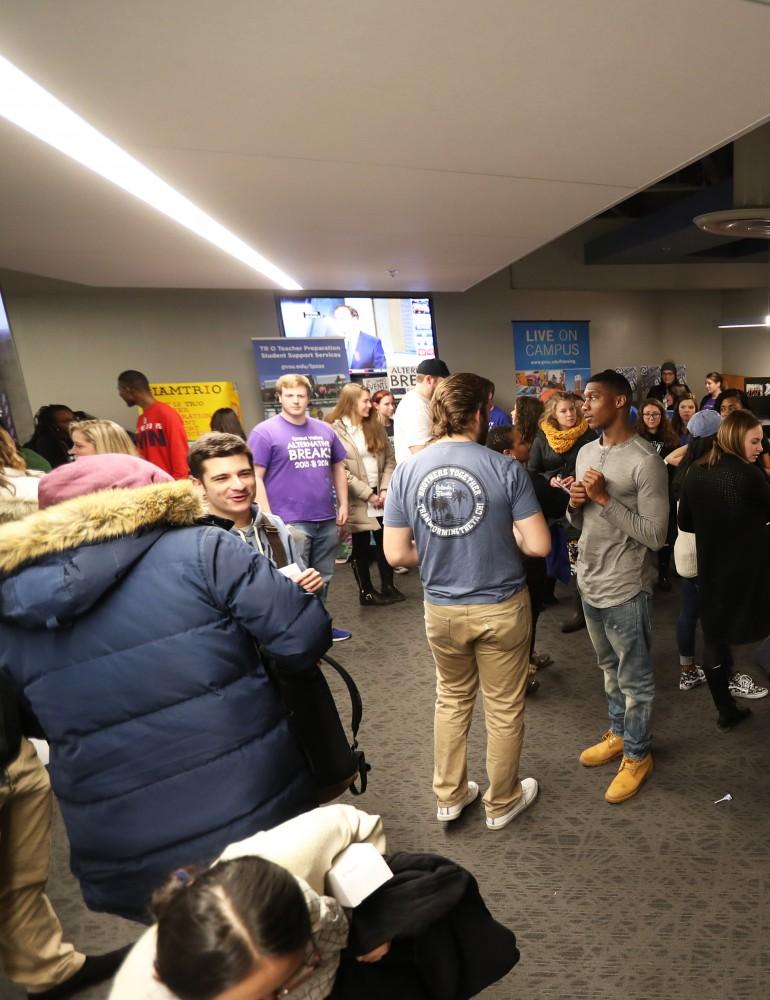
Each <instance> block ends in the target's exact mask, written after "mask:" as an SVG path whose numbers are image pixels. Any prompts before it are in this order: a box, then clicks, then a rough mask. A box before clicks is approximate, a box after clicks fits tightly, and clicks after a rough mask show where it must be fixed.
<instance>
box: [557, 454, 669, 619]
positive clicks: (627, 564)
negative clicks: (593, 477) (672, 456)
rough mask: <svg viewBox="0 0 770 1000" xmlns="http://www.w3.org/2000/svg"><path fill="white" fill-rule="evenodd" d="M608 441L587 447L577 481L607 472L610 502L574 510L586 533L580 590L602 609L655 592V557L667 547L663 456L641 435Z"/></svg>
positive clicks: (575, 520) (580, 556)
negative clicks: (613, 442) (590, 473)
mask: <svg viewBox="0 0 770 1000" xmlns="http://www.w3.org/2000/svg"><path fill="white" fill-rule="evenodd" d="M603 440H604V439H603V437H602V438H599V439H598V440H596V441H591V442H589V443H588V444H586V445H584V446H583V447H582V448H581V449H580V451H579V452H578V456H577V465H576V469H575V478H576V479H578V480H580V479H582V478H583V474H584V473H585V471H586V469H588V468H593V469H596V471H597V472H601V473H602V474H603V476H604V478H605V481H606V483H607V493H608V494H609V496H610V502H609V503H608V504H607V505H606V506H604V507H602V506H601V505H600V504H598V503H594V502H593V501H591V500H589V501H588V503H586V504H585V506H584V507H581V508H579V509H578V510H575V511H573V510H568V516H569V519H570V521H571V523H572V524H573V525H574V526H575V527H576V528H578V529H580V531H581V532H582V533H581V535H580V541H579V542H578V564H577V568H578V575H577V576H578V587H579V588H580V593H581V594H582V596H583V597H584V599H585V600H586V601H587V602H588V603H589V604H592V605H593V606H594V607H596V608H611V607H615V606H616V605H618V604H624V603H625V602H626V601H630V600H631V599H632V598H633V597H636V595H637V594H638V593H639V592H640V591H642V590H646V591H648V592H650V593H651V592H652V589H653V585H654V582H655V578H656V576H657V569H656V564H655V556H654V553H655V552H656V551H657V550H658V549H660V548H662V547H663V546H664V545H665V543H666V534H667V531H668V516H669V501H668V473H667V471H666V466H665V464H664V463H663V461H662V459H661V458H660V456H659V455H658V453H657V452H656V451H655V450H654V449H653V448H652V446H651V445H649V444H648V443H647V442H646V441H644V440H642V438H640V437H639V436H638V435H634V436H633V437H631V438H629V439H628V440H627V441H624V442H623V443H622V444H616V445H605V444H603Z"/></svg>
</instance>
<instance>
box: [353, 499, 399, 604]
mask: <svg viewBox="0 0 770 1000" xmlns="http://www.w3.org/2000/svg"><path fill="white" fill-rule="evenodd" d="M377 521H378V522H379V525H380V528H379V530H378V531H356V532H354V533H353V535H352V547H353V548H352V552H351V557H350V558H351V562H352V563H353V571H354V572H355V574H356V578H357V579H358V586H359V588H360V589H361V590H363V591H365V592H366V593H371V592H372V590H373V589H374V588H373V586H372V577H371V573H370V572H369V550H370V547H371V542H372V536H374V545H375V550H376V554H375V558H376V560H377V568H378V570H379V571H380V580H381V588H382V589H383V590H385V589H387V588H389V587H392V586H393V567H392V566H391V565H390V564H389V563H388V560H387V559H386V558H385V553H384V551H383V548H382V535H383V531H382V518H381V517H378V518H377Z"/></svg>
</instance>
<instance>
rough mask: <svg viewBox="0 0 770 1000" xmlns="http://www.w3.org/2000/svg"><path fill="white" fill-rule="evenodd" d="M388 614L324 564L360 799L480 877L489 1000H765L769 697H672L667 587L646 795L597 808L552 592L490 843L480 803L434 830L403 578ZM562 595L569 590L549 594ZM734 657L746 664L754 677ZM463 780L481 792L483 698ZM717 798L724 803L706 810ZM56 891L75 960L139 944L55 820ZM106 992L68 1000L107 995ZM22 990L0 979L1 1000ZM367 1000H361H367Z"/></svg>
mask: <svg viewBox="0 0 770 1000" xmlns="http://www.w3.org/2000/svg"><path fill="white" fill-rule="evenodd" d="M396 582H397V585H398V586H399V587H400V588H401V589H402V590H403V591H404V593H405V594H406V595H407V596H408V600H407V601H406V602H405V603H403V604H399V605H394V606H391V607H386V608H360V607H359V605H358V602H357V599H356V594H355V590H354V584H353V577H352V572H351V570H350V568H349V567H348V566H340V567H338V568H337V574H336V577H335V580H334V582H333V584H332V591H331V602H330V607H331V609H332V611H333V612H334V614H335V623H336V624H337V625H339V626H341V627H343V626H344V627H346V628H349V629H351V630H352V631H353V633H354V638H353V639H352V640H351V641H349V642H346V643H343V644H338V645H336V646H335V648H334V650H333V653H334V655H335V656H337V657H338V658H339V659H340V660H341V662H343V663H344V664H345V665H346V666H347V667H348V669H349V670H350V671H351V672H352V673H353V674H354V675H355V677H356V680H357V682H358V684H359V687H360V689H361V692H362V695H363V699H364V723H363V726H362V731H361V743H362V746H363V747H364V748H365V750H366V753H367V756H368V758H369V759H370V761H371V762H372V765H373V770H372V773H371V776H370V785H369V790H368V791H367V793H366V795H365V796H364V797H363V798H361V799H358V800H356V801H355V804H356V805H357V806H359V807H361V808H364V809H367V810H369V811H370V812H377V813H381V814H382V816H383V817H384V820H385V826H386V830H387V831H388V839H389V847H390V848H391V849H393V850H400V849H403V850H431V851H436V852H439V853H443V854H445V855H447V856H449V857H451V858H453V859H454V860H456V861H457V862H459V863H460V864H463V865H465V866H466V867H467V868H469V869H470V870H471V871H473V872H474V873H475V875H476V877H477V878H478V880H479V883H480V885H481V889H482V892H483V894H484V896H485V898H486V901H487V903H488V905H489V907H490V909H491V910H492V912H493V913H494V914H495V916H496V917H497V918H498V919H500V920H501V921H503V922H504V923H506V924H508V925H509V926H510V927H512V928H513V929H514V931H515V932H516V935H517V937H518V940H519V947H520V948H521V962H520V963H519V965H518V966H517V967H516V968H515V969H514V970H513V972H512V973H511V974H510V975H509V976H508V977H507V978H506V979H505V980H504V981H502V982H501V983H498V984H497V985H496V986H494V987H492V988H491V989H489V990H487V991H486V992H485V994H484V996H485V998H489V1000H514V998H516V1000H518V998H524V997H527V998H537V1000H565V998H570V1000H571V998H575V1000H578V998H599V997H612V998H619V1000H659V998H661V1000H662V998H665V1000H760V998H762V1000H764V998H766V997H768V996H770V951H768V945H767V940H768V931H767V928H768V926H769V925H770V902H769V901H770V893H769V892H768V889H769V883H770V863H769V862H768V842H769V841H770V813H769V812H768V799H769V795H768V760H770V727H769V726H768V718H770V698H767V699H764V700H762V701H753V702H751V703H748V702H742V704H744V705H746V704H751V708H752V710H753V713H754V716H753V718H752V719H750V720H749V721H748V722H747V723H745V724H744V725H742V726H740V727H739V729H738V730H736V731H734V732H732V733H729V734H726V735H721V734H718V733H717V730H716V712H715V709H714V707H713V705H712V703H711V699H710V697H709V693H708V690H707V689H706V688H705V687H700V688H697V689H695V690H692V691H688V692H680V691H679V689H678V675H679V668H678V658H677V655H676V645H675V634H674V626H675V621H676V615H677V611H678V603H679V602H678V596H677V590H676V582H675V584H674V590H673V592H672V593H670V594H659V595H656V597H655V612H654V614H655V624H654V635H655V640H654V641H655V650H654V655H655V670H656V678H657V700H656V704H655V713H654V720H653V722H654V738H655V744H654V755H655V771H654V774H653V775H652V777H651V778H650V779H649V781H648V783H647V784H646V785H645V786H644V788H643V789H642V791H641V793H640V794H639V795H638V796H637V797H636V798H634V799H631V800H629V801H628V802H626V803H623V804H622V805H609V804H608V803H606V802H605V801H604V797H603V796H604V791H605V788H606V787H607V785H608V784H609V782H610V780H611V778H612V776H613V773H614V766H613V765H612V764H611V765H608V766H607V767H598V768H583V767H581V766H580V764H579V763H578V760H577V757H578V753H579V752H580V750H581V749H583V747H585V746H587V745H589V744H590V743H593V742H595V740H596V739H598V738H599V736H600V735H601V734H602V732H603V731H604V730H605V729H606V728H607V724H606V702H605V699H604V694H603V688H602V680H601V674H600V672H599V669H598V668H597V666H596V663H595V658H594V655H593V650H592V648H591V645H590V641H589V639H588V636H587V633H586V632H585V631H582V632H579V633H576V634H574V635H571V636H564V635H562V634H561V632H560V631H559V622H560V620H561V619H562V618H563V617H565V616H566V615H567V614H568V613H569V612H570V610H571V605H570V603H569V601H568V600H567V599H566V598H563V599H562V601H561V602H560V604H559V605H557V606H556V607H553V608H550V609H549V610H547V611H546V612H545V613H544V614H543V615H542V617H541V619H540V625H539V630H538V649H539V651H541V652H548V653H550V654H551V655H552V656H553V657H554V660H555V663H554V664H553V665H552V666H550V667H548V668H547V669H546V670H543V671H541V673H540V674H539V677H540V681H541V686H540V690H539V691H538V692H537V693H536V694H535V695H534V696H532V697H531V698H530V699H528V702H527V712H526V734H525V742H524V752H523V756H522V776H526V775H532V776H534V777H536V778H537V779H538V781H539V782H540V796H539V798H538V800H537V801H536V802H535V803H534V805H533V806H532V807H531V808H530V809H529V810H528V811H527V812H525V813H523V814H522V815H521V816H520V817H518V818H517V819H516V820H514V821H513V823H511V824H510V826H508V827H507V828H506V829H504V830H501V831H489V830H487V829H486V826H485V824H484V813H483V808H482V806H481V804H480V803H477V804H474V805H473V806H471V807H470V808H469V809H468V810H467V812H466V813H464V814H463V816H462V817H461V818H460V819H459V820H458V821H456V822H455V823H451V824H446V825H439V824H438V823H437V822H436V820H435V800H434V798H433V795H432V792H431V777H432V753H433V750H432V726H433V695H434V683H435V682H434V668H433V661H432V659H431V656H430V653H429V650H428V646H427V643H426V640H425V634H424V629H423V614H422V590H421V587H420V583H419V579H418V578H417V575H416V574H415V573H410V574H409V575H408V576H402V577H397V578H396ZM557 593H560V594H562V595H564V593H565V591H564V590H563V589H562V588H561V587H559V588H558V589H557ZM751 653H752V650H751V648H749V647H744V648H742V649H740V650H738V655H737V664H738V668H739V669H747V670H748V672H751V673H752V675H753V676H754V677H755V679H757V680H758V681H762V682H764V683H766V678H765V677H764V675H762V673H761V672H760V671H759V670H758V668H756V667H754V666H753V665H752V664H751ZM469 774H470V776H471V777H474V778H475V779H476V780H478V781H479V783H480V784H481V787H482V790H483V788H484V787H485V773H484V729H483V713H482V711H481V704H480V703H479V704H478V705H477V709H476V714H475V718H474V724H473V730H472V738H471V743H470V753H469ZM727 793H729V794H730V795H731V796H732V800H731V801H729V802H721V803H719V804H715V800H717V799H721V798H722V797H723V796H724V795H725V794H727ZM49 892H50V896H51V899H52V900H53V903H54V906H55V907H56V909H57V911H58V913H59V915H60V917H61V920H62V923H63V925H64V928H65V931H66V934H67V935H68V937H69V939H70V940H72V941H73V942H74V943H75V944H76V946H77V947H78V948H80V949H81V950H84V951H90V952H94V953H96V952H101V951H106V950H109V949H111V948H115V947H119V946H120V945H122V944H125V943H128V942H130V941H132V940H134V938H136V937H137V936H138V935H139V933H140V932H141V928H139V927H138V926H137V925H134V924H130V923H127V922H125V921H122V920H119V919H115V918H110V917H105V916H102V915H98V914H92V913H89V912H88V910H86V908H85V906H84V905H83V903H82V901H81V898H80V894H79V891H78V887H77V883H76V882H75V880H74V879H73V878H72V876H71V875H70V873H69V868H68V858H67V842H66V835H65V833H64V830H63V828H62V825H61V823H60V822H58V821H57V825H56V831H55V841H54V850H53V864H52V874H51V880H50V883H49ZM108 990H109V987H108V985H103V986H101V987H96V988H93V989H91V990H89V991H84V992H83V993H80V994H78V996H80V997H82V998H83V1000H99V998H103V997H106V996H107V993H108ZM21 996H22V994H21V993H20V992H18V991H15V990H14V989H13V988H11V987H10V986H8V985H7V984H5V983H4V981H3V980H2V978H1V977H0V998H1V1000H17V998H18V997H21ZM361 1000H365V998H361Z"/></svg>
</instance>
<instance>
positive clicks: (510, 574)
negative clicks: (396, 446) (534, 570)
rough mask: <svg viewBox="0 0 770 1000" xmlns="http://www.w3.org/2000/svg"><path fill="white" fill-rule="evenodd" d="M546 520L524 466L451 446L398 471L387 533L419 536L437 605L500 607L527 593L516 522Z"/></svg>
mask: <svg viewBox="0 0 770 1000" xmlns="http://www.w3.org/2000/svg"><path fill="white" fill-rule="evenodd" d="M539 513H540V505H539V504H538V502H537V498H536V497H535V491H534V489H533V488H532V483H531V482H530V479H529V476H528V475H527V472H526V471H525V469H524V468H523V467H522V466H521V465H520V464H519V463H518V462H514V461H512V460H511V459H510V458H508V457H507V456H505V455H499V454H498V453H497V452H494V451H490V450H489V449H488V448H484V447H483V446H482V445H480V444H474V443H473V442H471V441H467V442H466V441H447V442H441V443H438V444H432V445H429V446H428V447H427V448H426V449H425V450H424V451H420V452H418V453H417V454H416V455H413V456H412V457H411V458H409V459H407V460H406V461H405V462H402V463H401V464H400V465H398V466H396V471H395V472H394V473H393V478H392V479H391V481H390V488H389V489H388V494H387V499H386V501H385V526H386V527H390V528H411V529H412V534H413V535H414V539H415V542H416V543H417V550H418V552H419V553H420V579H421V580H422V585H423V587H424V588H425V596H426V599H427V600H428V601H429V602H430V603H431V604H496V603H497V602H499V601H505V600H507V599H508V598H509V597H510V596H511V595H512V594H515V593H516V592H517V591H519V590H522V589H523V588H524V587H525V586H526V580H525V574H524V567H523V566H522V561H521V554H520V552H519V549H518V546H517V545H516V540H515V539H514V537H513V522H514V521H523V520H524V518H527V517H531V516H532V515H533V514H539Z"/></svg>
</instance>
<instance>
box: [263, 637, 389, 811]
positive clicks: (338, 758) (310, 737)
mask: <svg viewBox="0 0 770 1000" xmlns="http://www.w3.org/2000/svg"><path fill="white" fill-rule="evenodd" d="M263 660H264V661H265V666H266V669H267V672H268V674H269V676H270V678H271V680H272V681H273V683H274V684H275V685H276V687H277V689H278V691H279V693H280V696H281V700H282V702H283V706H284V708H285V709H286V718H287V720H288V723H289V728H290V729H291V731H292V733H293V734H294V738H295V739H296V741H297V743H298V744H299V746H300V748H301V750H302V752H303V754H304V755H305V759H306V760H307V764H308V767H309V769H310V773H311V774H312V775H313V780H314V782H315V786H316V790H317V792H318V801H319V803H321V804H323V803H324V802H331V801H332V799H336V798H338V797H339V796H340V795H342V794H343V792H344V791H345V790H346V789H350V791H351V792H352V793H353V795H362V794H363V793H364V792H365V791H366V786H367V774H368V772H369V771H370V770H371V765H370V764H368V763H367V761H366V757H365V756H364V752H363V750H361V749H359V746H358V727H359V726H360V725H361V717H362V715H363V704H362V702H361V695H360V693H359V690H358V688H357V687H356V682H355V681H354V680H353V678H352V677H351V676H350V674H349V673H348V672H347V670H345V668H344V667H343V666H342V664H340V663H338V662H337V661H336V660H335V659H333V658H332V657H331V656H322V657H321V661H322V662H323V663H324V664H326V665H327V666H329V667H331V668H332V669H333V670H335V671H336V672H337V674H338V675H339V676H340V677H341V678H342V680H343V681H344V682H345V686H346V687H347V689H348V694H349V695H350V705H351V720H350V728H351V731H352V734H353V738H352V739H348V736H347V735H346V733H345V728H344V726H343V724H342V720H341V719H340V715H339V712H338V711H337V705H336V703H335V701H334V697H333V696H332V692H331V689H330V687H329V684H328V682H327V680H326V677H325V676H324V673H323V670H322V669H321V664H318V665H316V666H313V667H310V668H309V669H308V670H303V671H301V673H298V674H290V675H288V676H287V675H285V674H281V673H280V672H279V671H278V670H276V669H275V666H274V665H273V664H272V663H271V662H270V658H269V657H265V656H263ZM357 782H358V784H357Z"/></svg>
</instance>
